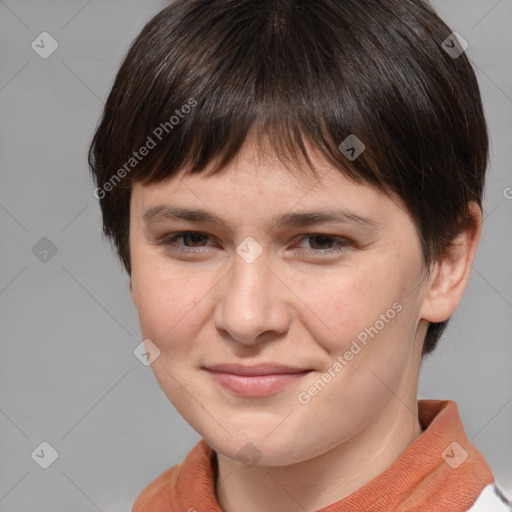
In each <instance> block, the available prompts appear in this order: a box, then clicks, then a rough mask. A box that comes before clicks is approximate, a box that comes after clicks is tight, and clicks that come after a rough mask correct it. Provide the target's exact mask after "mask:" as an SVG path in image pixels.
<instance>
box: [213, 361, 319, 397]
mask: <svg viewBox="0 0 512 512" xmlns="http://www.w3.org/2000/svg"><path fill="white" fill-rule="evenodd" d="M205 370H206V371H207V372H208V373H209V374H210V375H211V376H212V377H213V379H214V380H215V381H216V382H218V383H219V384H221V385H222V387H223V388H225V389H227V390H229V391H231V392H232V393H235V394H236V395H240V396H246V397H258V396H267V395H271V394H273V393H276V392H277V391H279V390H280V389H282V388H284V387H286V386H288V385H290V384H292V383H294V382H297V380H299V379H301V378H302V377H304V376H305V375H307V374H308V373H309V372H310V371H311V370H309V369H304V368H299V367H291V366H285V365H280V364H275V363H268V364H267V363H266V364H258V365H251V366H249V365H240V364H219V365H212V366H209V367H207V368H205Z"/></svg>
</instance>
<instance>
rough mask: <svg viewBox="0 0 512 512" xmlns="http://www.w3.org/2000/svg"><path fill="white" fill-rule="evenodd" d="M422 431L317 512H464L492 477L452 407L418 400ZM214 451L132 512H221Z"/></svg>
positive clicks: (207, 450) (152, 489) (168, 476)
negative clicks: (373, 475) (391, 458)
mask: <svg viewBox="0 0 512 512" xmlns="http://www.w3.org/2000/svg"><path fill="white" fill-rule="evenodd" d="M418 411H419V420H420V423H421V425H422V427H423V428H424V432H423V434H422V435H421V436H420V437H418V438H417V439H416V440H415V441H414V442H413V443H412V444H411V445H410V446H409V447H408V448H407V449H406V450H405V452H404V453H403V454H402V455H401V456H400V457H399V458H398V459H397V460H396V461H395V462H394V463H393V464H391V466H389V467H388V468H387V469H386V470H384V471H383V472H382V473H381V474H380V475H378V476H377V477H376V478H374V479H373V480H371V481H370V482H368V483H367V484H366V485H364V486H363V487H361V488H360V489H358V490H357V491H355V492H353V493H352V494H350V495H349V496H346V497H345V498H343V499H342V500H340V501H338V502H336V503H333V504H332V505H329V506H327V507H324V508H322V509H321V510H320V511H318V512H391V511H392V512H399V511H406V510H407V511H408V512H412V511H418V512H419V511H421V512H424V511H426V510H428V511H429V512H446V511H447V510H449V511H450V512H464V511H466V510H468V509H469V508H470V507H471V505H472V504H473V503H474V502H475V500H476V499H477V497H478V495H479V494H480V492H481V491H482V490H483V489H484V487H485V486H486V485H488V484H490V483H492V482H493V481H494V477H493V475H492V473H491V470H490V468H489V466H488V465H487V463H486V462H485V459H484V458H483V457H482V455H481V454H480V452H478V450H477V449H476V448H475V447H474V446H473V445H472V444H471V443H470V442H469V441H468V439H467V437H466V433H465V431H464V427H463V426H462V422H461V419H460V416H459V411H458V408H457V404H456V403H455V402H453V401H451V400H419V401H418ZM214 453H215V452H214V451H213V450H212V448H211V447H210V446H209V445H208V444H207V443H206V441H205V440H204V439H202V440H201V441H199V443H198V444H197V445H196V446H195V447H194V448H193V449H192V450H191V451H190V452H189V454H188V455H187V457H186V458H185V460H184V461H183V462H182V463H181V464H178V465H176V466H173V467H172V468H170V469H168V470H167V471H165V472H164V473H162V474H161V475H160V476H159V477H158V478H157V479H156V480H154V481H153V482H152V483H150V484H149V485H148V486H147V487H146V488H145V489H144V490H143V491H142V492H141V493H140V494H139V496H138V497H137V499H136V500H135V503H134V505H133V508H132V512H182V511H188V510H207V511H208V512H223V511H222V509H221V508H220V506H219V504H218V502H217V499H216V497H215V468H214V464H213V455H214Z"/></svg>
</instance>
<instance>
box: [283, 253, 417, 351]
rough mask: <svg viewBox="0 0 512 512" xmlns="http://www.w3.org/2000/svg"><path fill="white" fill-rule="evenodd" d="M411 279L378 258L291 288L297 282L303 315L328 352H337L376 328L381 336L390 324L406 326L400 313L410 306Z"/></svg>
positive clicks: (311, 279)
mask: <svg viewBox="0 0 512 512" xmlns="http://www.w3.org/2000/svg"><path fill="white" fill-rule="evenodd" d="M407 282H410V278H409V277H408V276H407V275H406V274H405V273H404V269H403V267H402V268H399V265H397V264H396V263H395V265H392V264H391V263H390V259H389V258H388V259H387V260H386V259H385V258H375V257H374V258H371V259H370V258H368V259H367V261H366V262H363V263H361V264H358V265H357V267H356V266H351V267H346V268H340V269H336V270H332V271H329V272H322V273H321V272H316V274H315V275H314V276H308V277H305V278H303V279H301V282H300V284H299V283H296V284H295V285H294V284H292V285H291V287H292V288H296V287H298V289H299V290H300V292H299V293H298V295H299V297H300V298H301V300H302V301H303V302H304V305H305V306H306V307H304V308H303V311H304V314H303V316H302V319H301V320H302V322H303V323H304V324H305V325H306V328H307V329H308V330H309V331H310V332H311V333H313V334H314V337H315V341H316V342H317V343H318V344H320V345H321V346H322V347H323V348H324V349H325V350H326V351H327V352H329V353H330V354H334V353H336V355H337V354H339V353H344V352H345V351H348V350H350V348H351V343H352V341H353V340H357V339H359V340H360V341H361V342H362V343H363V344H364V341H365V340H367V339H371V335H372V334H373V335H375V334H376V331H377V332H378V334H379V337H381V333H384V332H385V331H390V330H391V329H390V327H391V326H393V330H395V329H397V328H400V327H403V323H402V322H401V319H400V318H399V317H400V314H401V311H403V310H404V309H405V306H406V305H405V304H404V301H405V300H406V296H407V284H406V283H407ZM399 309H400V310H401V311H400V312H399V311H397V310H399ZM399 313H400V314H399ZM401 316H404V315H403V314H401ZM356 350H357V349H356Z"/></svg>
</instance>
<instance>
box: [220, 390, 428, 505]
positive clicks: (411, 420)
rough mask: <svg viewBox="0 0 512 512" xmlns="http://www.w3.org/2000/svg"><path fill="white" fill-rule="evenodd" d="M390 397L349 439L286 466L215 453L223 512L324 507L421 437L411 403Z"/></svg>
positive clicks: (335, 500)
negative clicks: (244, 461) (243, 461)
mask: <svg viewBox="0 0 512 512" xmlns="http://www.w3.org/2000/svg"><path fill="white" fill-rule="evenodd" d="M408 402H410V403H407V404H405V403H403V402H401V401H400V400H398V399H397V397H395V396H392V397H391V398H390V402H389V404H387V406H386V407H385V408H384V410H383V413H382V414H381V415H380V416H379V417H378V418H377V419H376V421H374V422H372V423H371V424H370V425H368V426H367V427H366V428H365V429H363V430H361V431H360V432H359V433H358V434H357V435H356V436H354V437H353V438H351V439H350V440H349V441H347V442H345V443H342V444H340V445H338V446H336V447H334V448H333V449H332V450H329V451H328V452H326V453H324V454H321V455H319V456H317V457H315V458H313V459H309V460H306V461H303V462H300V463H297V464H292V465H288V466H272V467H268V466H267V467H264V466H253V467H250V468H248V467H246V466H244V465H243V464H241V463H240V462H238V461H233V460H232V459H230V458H228V457H225V456H223V455H222V454H217V456H218V459H217V460H218V476H217V481H216V494H217V500H218V502H219V505H220V506H221V508H222V510H224V511H225V512H235V511H239V510H244V512H260V511H261V510H266V511H269V512H272V511H280V512H282V511H287V512H295V511H297V512H299V511H300V512H303V511H304V510H318V509H320V508H323V507H326V506H328V505H331V504H333V503H336V502H337V501H340V500H341V499H343V498H345V497H346V496H348V495H349V494H351V493H353V492H354V491H356V490H357V489H359V488H360V487H362V486H363V485H365V484H366V483H368V482H369V481H370V480H372V479H373V478H375V477H376V476H377V475H379V474H380V473H381V472H382V471H384V470H385V469H386V468H388V467H389V466H390V465H391V464H392V463H393V462H394V461H395V460H396V459H397V458H398V457H400V455H401V454H402V453H403V452H404V451H405V450H406V449H407V447H408V446H409V445H410V444H411V443H412V442H414V440H415V439H417V438H418V436H420V435H421V433H422V429H421V426H420V423H419V420H418V417H417V401H416V398H415V397H413V398H411V399H409V400H408Z"/></svg>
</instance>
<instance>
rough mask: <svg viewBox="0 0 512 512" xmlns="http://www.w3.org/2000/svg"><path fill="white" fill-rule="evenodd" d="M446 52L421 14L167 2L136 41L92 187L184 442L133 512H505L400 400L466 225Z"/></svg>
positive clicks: (362, 0) (415, 3) (462, 97)
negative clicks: (185, 427)
mask: <svg viewBox="0 0 512 512" xmlns="http://www.w3.org/2000/svg"><path fill="white" fill-rule="evenodd" d="M464 49H465V45H464V41H462V40H461V39H460V38H459V37H458V36H457V35H456V34H454V33H452V31H451V30H450V29H449V28H448V27H447V26H446V25H445V23H444V22H443V21H442V20H441V19H440V18H439V17H438V16H437V15H436V14H435V13H434V12H433V10H432V9H431V8H430V7H429V6H428V5H427V4H426V3H424V2H423V1H421V0H386V1H378V0H358V1H356V0H315V1H314V2H312V1H309V0H272V1H270V0H262V1H254V0H178V1H175V2H173V3H172V4H170V5H169V6H168V7H166V8H165V9H163V10H162V11H161V12H160V13H159V14H157V15H156V16H155V17H154V18H153V19H152V20H151V21H150V22H149V23H148V24H147V25H146V27H145V28H144V29H143V31H142V32H141V34H140V35H139V36H138V37H137V39H136V40H135V42H134V43H133V45H132V47H131V48H130V51H129V52H128V54H127V56H126V58H125V60H124V62H123V64H122V66H121V69H120V70H119V72H118V75H117V78H116V80H115V83H114V86H113V88H112V91H111V93H110V96H109V98H108V101H107V104H106V107H105V112H104V116H103V119H102V121H101V123H100V125H99V127H98V129H97V131H96V133H95V136H94V140H93V143H92V146H91V153H90V163H91V167H92V170H93V173H94V178H95V181H96V186H97V188H96V191H95V194H96V196H97V197H98V198H99V199H100V204H101V208H102V213H103V222H104V232H105V233H106V234H107V235H108V236H110V237H111V238H112V240H113V242H114V243H115V245H116V247H117V250H118V253H119V255H120V257H121V260H122V262H123V263H124V265H125V268H126V270H127V272H128V273H129V275H130V290H131V296H132V299H133V301H134V303H135V306H136V307H137V310H138V314H139V318H140V325H141V331H142V335H143V337H144V338H145V349H146V353H145V355H146V357H147V359H148V361H149V362H150V363H151V367H152V369H153V372H154V374H155V376H156V378H157V380H158V382H159V384H160V386H161V387H162V389H163V391H164V393H165V394H166V396H167V397H168V398H169V400H170V401H171V402H172V404H173V405H174V406H175V407H176V409H177V410H178V411H179V412H180V414H181V415H182V416H183V417H184V418H185V419H186V421H187V422H188V423H189V424H190V425H191V426H192V427H193V428H194V429H195V430H196V431H197V432H198V433H200V434H201V436H202V438H203V439H202V440H201V441H200V442H199V443H198V444H197V446H195V447H194V448H193V450H192V451H191V452H190V453H189V455H188V456H187V457H186V459H185V460H184V462H183V463H182V464H180V465H178V466H175V467H172V468H170V469H169V470H167V471H166V472H165V473H163V474H162V475H160V476H159V477H158V478H157V479H156V480H155V481H154V482H152V483H150V484H149V485H148V486H147V487H146V488H145V489H144V490H143V491H142V493H141V494H140V495H139V497H138V498H137V500H136V502H135V504H134V507H133V511H134V512H150V511H151V512H171V511H180V512H183V511H189V512H193V511H198V512H202V511H208V512H214V511H225V512H234V511H240V510H243V511H244V512H253V511H254V512H256V511H257V512H261V511H265V512H272V511H280V512H282V511H290V512H291V511H304V510H308V511H313V510H322V511H326V512H327V511H329V512H334V511H336V512H341V511H347V512H348V511H350V512H354V511H375V512H377V511H378V512H383V511H413V510H417V511H420V510H421V511H432V512H437V511H450V512H459V511H460V512H462V511H467V510H471V511H481V510H492V511H494V512H498V511H499V510H511V508H510V506H509V505H507V503H506V500H505V499H504V498H502V497H501V493H500V492H499V490H498V489H497V487H496V485H495V483H494V477H493V475H492V472H491V470H490V469H489V467H488V465H487V463H486V462H485V460H484V459H483V457H482V455H481V454H480V453H479V452H478V451H477V450H476V448H475V447H473V446H472V445H471V443H470V442H469V441H468V439H467V437H466V435H465V432H464V428H463V426H462V424H461V420H460V416H459V413H458V410H457V406H456V404H455V403H454V402H452V401H449V400H447V401H435V400H419V401H418V399H417V387H418V375H419V370H420V365H421V359H422V356H423V355H424V354H427V353H429V352H431V351H432V350H434V348H435V346H436V343H437V342H438V340H439V337H440V336H441V334H442V332H443V330H444V328H445V326H446V323H447V321H448V319H449V318H450V315H451V314H452V313H453V312H454V310H455V308H456V307H457V304H458V303H459V301H460V299H461V296H462V294H463V292H464V289H465V287H466V284H467V282H468V278H469V274H470V270H471V265H472V262H473V258H474V255H475V251H476V249H477V245H478V242H479V238H480V233H481V226H482V210H481V205H482V191H483V187H484V177H485V169H486V164H487V150H488V137H487V131H486V125H485V119H484V115H483V112H482V105H481V100H480V94H479V90H478V86H477V81H476V78H475V75H474V72H473V70H472V68H471V66H470V64H469V62H468V60H467V58H466V56H465V54H464ZM489 503H490V504H489ZM486 507H490V508H486Z"/></svg>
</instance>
